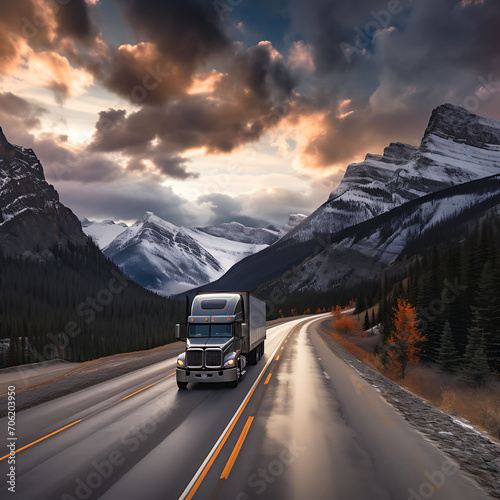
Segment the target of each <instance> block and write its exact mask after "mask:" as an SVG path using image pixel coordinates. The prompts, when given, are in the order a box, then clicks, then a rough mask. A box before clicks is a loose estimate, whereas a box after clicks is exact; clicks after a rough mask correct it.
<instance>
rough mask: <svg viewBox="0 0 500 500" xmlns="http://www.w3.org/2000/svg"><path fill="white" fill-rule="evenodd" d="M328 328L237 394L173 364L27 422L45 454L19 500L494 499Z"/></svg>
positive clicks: (21, 480) (277, 339) (282, 355)
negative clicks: (182, 376)
mask: <svg viewBox="0 0 500 500" xmlns="http://www.w3.org/2000/svg"><path fill="white" fill-rule="evenodd" d="M327 320H329V319H327ZM318 321H325V316H324V315H323V316H321V317H320V316H316V317H313V318H307V319H304V318H299V319H297V320H294V321H291V322H289V323H286V324H281V325H278V326H275V327H272V328H269V329H268V339H267V341H266V355H265V357H264V358H263V360H261V362H260V363H259V364H258V365H256V366H251V367H249V369H248V372H247V374H246V375H245V377H244V378H243V380H242V382H241V383H240V384H239V386H238V387H237V388H236V389H229V388H225V387H221V386H215V387H214V386H208V385H205V386H203V385H192V386H190V390H189V391H178V390H177V387H176V384H175V375H174V376H172V375H171V374H172V373H174V370H175V360H173V359H172V360H169V361H166V362H163V363H158V364H157V365H154V366H152V367H149V368H147V369H144V370H138V371H137V372H134V374H129V375H127V376H125V377H120V378H118V379H116V380H112V381H109V382H106V383H104V384H99V385H98V386H95V387H93V388H89V389H86V390H84V391H80V392H79V393H76V394H73V395H70V396H66V397H63V398H59V399H57V400H55V401H52V402H49V403H46V404H43V405H40V406H38V407H35V408H32V409H29V410H25V411H22V412H20V413H19V414H18V417H17V432H18V445H17V446H18V449H19V448H21V447H22V446H25V445H27V444H28V445H29V444H30V443H35V444H33V445H31V446H29V447H27V448H26V449H24V450H22V451H20V452H19V453H18V454H17V456H16V474H17V478H16V495H15V496H13V497H12V498H16V499H18V500H25V499H26V500H34V499H37V500H38V499H39V500H44V499H47V500H48V499H50V500H55V499H61V500H74V499H97V498H102V499H103V500H129V499H130V500H136V499H142V498H144V499H147V500H156V499H158V500H160V499H161V500H176V499H179V498H180V499H187V500H191V499H193V498H194V499H200V500H202V499H203V500H206V499H210V500H225V499H236V500H250V499H273V500H276V499H278V500H281V499H287V500H288V499H296V500H306V499H308V498H314V499H315V500H322V499H325V500H326V499H328V500H331V499H339V500H362V499H363V500H364V499H366V500H379V499H380V500H385V499H395V500H400V499H408V500H420V499H422V498H433V499H436V500H448V499H453V500H476V499H477V500H483V499H486V498H488V497H487V496H486V495H485V494H484V493H483V492H482V490H480V489H479V488H478V487H477V486H475V485H474V484H473V483H472V482H470V481H469V480H468V479H466V478H465V477H463V476H462V475H461V474H460V472H459V470H458V467H457V466H456V464H454V463H452V462H451V461H450V460H449V459H448V458H447V457H446V456H445V455H443V454H442V453H441V452H440V451H439V450H438V449H437V448H436V447H434V446H433V445H432V444H431V443H430V442H428V441H427V440H426V439H425V438H424V437H423V436H422V435H421V434H419V433H418V432H416V431H415V430H414V429H413V428H412V427H411V426H410V425H409V424H408V423H407V422H406V421H405V420H404V419H403V418H402V417H401V416H400V415H399V414H398V413H397V412H396V411H395V410H394V409H393V408H392V407H391V406H390V405H389V404H387V403H386V402H385V401H384V400H383V399H382V398H381V397H380V395H379V394H378V393H377V391H376V390H375V389H373V388H372V387H371V386H369V385H368V384H367V383H366V382H365V381H364V380H363V379H362V378H361V377H359V376H358V375H357V373H356V372H355V371H354V370H353V369H352V368H351V367H349V366H348V365H346V364H345V363H344V362H343V361H342V360H340V359H339V358H338V357H337V356H335V354H334V353H333V352H332V351H331V350H330V349H329V348H328V347H327V346H326V344H325V343H324V341H323V340H322V339H321V337H320V336H319V335H318V333H317V332H316V325H317V324H318ZM159 365H161V366H159ZM6 428H7V422H6V419H5V418H4V419H1V420H0V429H1V432H2V434H3V433H4V432H5V431H4V429H6ZM44 437H45V439H43V440H42V441H39V442H36V441H37V440H38V439H40V438H44ZM0 467H1V470H0V472H1V474H2V475H3V477H4V478H5V477H6V476H5V474H6V470H7V463H6V460H3V461H1V462H0ZM7 486H8V485H7V484H4V485H0V493H1V494H2V497H4V493H5V494H7V493H8V492H7ZM5 498H8V497H7V496H6V495H5Z"/></svg>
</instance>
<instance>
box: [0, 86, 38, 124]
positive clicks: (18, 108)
mask: <svg viewBox="0 0 500 500" xmlns="http://www.w3.org/2000/svg"><path fill="white" fill-rule="evenodd" d="M46 113H47V110H46V109H45V108H44V107H42V106H40V105H38V104H33V103H31V102H29V101H27V100H26V99H23V98H22V97H19V96H16V95H14V94H13V93H12V92H6V93H1V92H0V116H1V119H2V123H3V124H5V122H6V121H8V120H9V118H10V119H11V120H15V121H17V122H18V123H19V124H20V126H22V127H24V128H25V129H28V130H31V129H34V128H38V127H40V118H41V117H42V116H43V115H44V114H46Z"/></svg>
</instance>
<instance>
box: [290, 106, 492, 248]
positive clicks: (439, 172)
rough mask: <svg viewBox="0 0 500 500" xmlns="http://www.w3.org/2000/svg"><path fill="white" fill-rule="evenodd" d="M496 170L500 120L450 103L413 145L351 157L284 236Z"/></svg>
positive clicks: (324, 228)
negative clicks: (319, 201)
mask: <svg viewBox="0 0 500 500" xmlns="http://www.w3.org/2000/svg"><path fill="white" fill-rule="evenodd" d="M499 172H500V121H498V120H491V119H487V118H482V117H480V116H477V115H474V114H473V113H470V112H469V111H467V110H465V109H463V108H461V107H459V106H455V105H453V104H443V105H442V106H439V107H438V108H436V109H435V110H434V111H433V112H432V115H431V118H430V120H429V124H428V126H427V129H426V130H425V133H424V137H423V139H422V141H421V144H420V146H419V147H416V146H411V145H409V144H403V143H399V142H395V143H391V144H390V145H389V146H388V147H386V148H385V150H384V153H383V154H382V155H376V154H367V155H366V158H365V160H364V161H363V162H361V163H352V164H351V165H349V166H348V167H347V170H346V173H345V175H344V178H343V179H342V182H341V183H340V184H339V186H338V187H337V188H336V189H335V190H334V191H332V193H331V194H330V197H329V199H328V200H327V201H326V202H325V203H324V204H323V205H322V206H321V207H319V208H318V209H317V210H316V211H315V212H314V213H313V214H311V215H310V216H309V217H308V218H307V219H306V220H304V221H303V222H302V223H300V224H299V225H298V226H297V227H296V228H295V229H293V230H292V231H290V233H288V235H286V236H285V238H293V239H295V240H298V241H307V240H309V239H311V238H313V237H314V236H316V235H319V234H331V233H335V232H337V231H340V230H342V229H344V228H346V227H349V226H352V225H354V224H358V223H360V222H363V221H365V220H368V219H371V218H373V217H376V216H377V215H380V214H382V213H384V212H387V211H389V210H391V209H393V208H395V207H397V206H400V205H402V204H404V203H406V202H408V201H410V200H413V199H416V198H419V197H421V196H425V195H427V194H429V193H433V192H436V191H439V190H442V189H446V188H448V187H451V186H454V185H456V184H463V183H465V182H469V181H472V180H475V179H480V178H483V177H487V176H490V175H495V174H497V173H499Z"/></svg>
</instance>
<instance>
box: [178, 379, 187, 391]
mask: <svg viewBox="0 0 500 500" xmlns="http://www.w3.org/2000/svg"><path fill="white" fill-rule="evenodd" d="M187 385H188V383H187V382H179V381H177V387H178V388H179V390H181V391H184V390H186V389H187Z"/></svg>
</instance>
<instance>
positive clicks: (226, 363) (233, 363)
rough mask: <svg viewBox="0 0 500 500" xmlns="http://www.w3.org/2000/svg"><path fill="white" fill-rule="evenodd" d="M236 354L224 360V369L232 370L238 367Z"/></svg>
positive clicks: (233, 353)
mask: <svg viewBox="0 0 500 500" xmlns="http://www.w3.org/2000/svg"><path fill="white" fill-rule="evenodd" d="M236 359H237V358H236V353H235V352H232V353H230V354H228V355H227V356H226V357H225V358H224V368H232V367H233V366H236Z"/></svg>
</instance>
